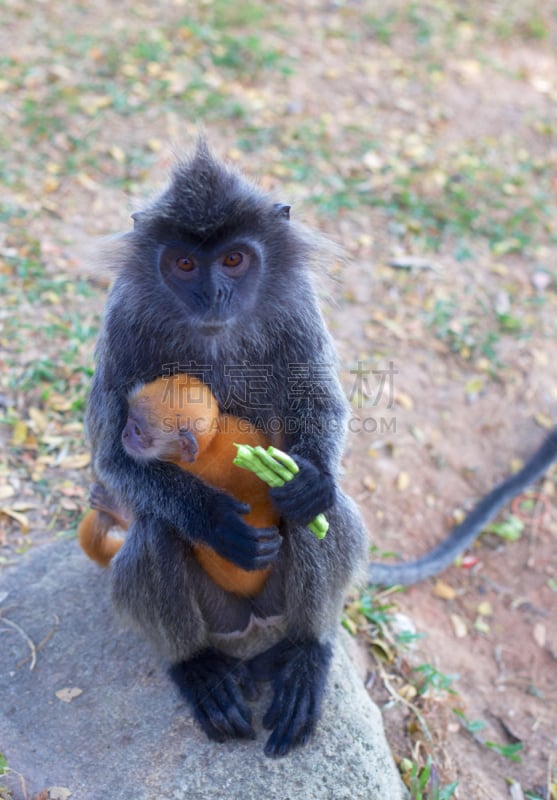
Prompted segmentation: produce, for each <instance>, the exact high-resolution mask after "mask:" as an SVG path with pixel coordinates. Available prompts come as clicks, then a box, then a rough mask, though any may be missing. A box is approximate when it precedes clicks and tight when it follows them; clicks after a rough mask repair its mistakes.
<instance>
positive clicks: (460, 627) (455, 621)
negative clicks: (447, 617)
mask: <svg viewBox="0 0 557 800" xmlns="http://www.w3.org/2000/svg"><path fill="white" fill-rule="evenodd" d="M451 624H452V626H453V631H454V634H455V636H456V638H457V639H464V638H465V637H466V636H467V635H468V627H467V625H466V622H465V621H464V620H463V619H462V617H460V616H459V615H458V614H451Z"/></svg>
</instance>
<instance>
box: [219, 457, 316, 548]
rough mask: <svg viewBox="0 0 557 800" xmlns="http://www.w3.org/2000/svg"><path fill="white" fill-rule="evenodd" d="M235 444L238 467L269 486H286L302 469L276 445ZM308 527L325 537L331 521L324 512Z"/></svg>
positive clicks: (235, 462) (235, 460) (235, 461)
mask: <svg viewBox="0 0 557 800" xmlns="http://www.w3.org/2000/svg"><path fill="white" fill-rule="evenodd" d="M235 446H236V447H237V448H238V453H237V455H236V458H235V459H234V462H233V463H234V464H236V466H237V467H242V468H243V469H249V470H251V471H252V472H255V474H256V475H257V477H258V478H261V480H262V481H265V483H266V484H267V485H268V486H271V487H275V486H284V484H285V483H287V482H288V481H290V480H292V478H293V477H294V475H296V473H297V472H299V471H300V470H299V467H298V465H297V464H296V462H295V461H294V459H293V458H290V456H289V455H288V454H287V453H283V451H282V450H279V449H278V448H276V447H268V448H267V449H266V450H265V448H263V447H252V446H251V445H249V444H235ZM308 528H309V529H310V531H311V532H312V533H313V534H314V535H315V536H316V537H317V539H323V538H324V536H325V534H326V533H327V531H328V530H329V523H328V522H327V519H326V517H325V515H324V514H318V515H317V516H316V517H315V519H314V520H312V521H311V522H310V523H309V525H308Z"/></svg>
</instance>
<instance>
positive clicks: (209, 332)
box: [199, 319, 228, 336]
mask: <svg viewBox="0 0 557 800" xmlns="http://www.w3.org/2000/svg"><path fill="white" fill-rule="evenodd" d="M227 325H228V320H226V319H207V320H204V321H202V322H200V323H199V330H200V332H201V333H202V334H203V336H216V335H217V334H218V333H222V332H223V331H224V330H225V329H226V328H227Z"/></svg>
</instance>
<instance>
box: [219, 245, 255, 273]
mask: <svg viewBox="0 0 557 800" xmlns="http://www.w3.org/2000/svg"><path fill="white" fill-rule="evenodd" d="M250 261H251V258H250V255H249V253H245V252H242V251H241V250H234V251H233V252H232V253H226V255H225V256H223V257H222V259H221V264H222V266H223V267H224V268H225V269H226V271H227V272H228V273H229V274H230V275H243V274H244V272H246V271H247V270H248V268H249V265H250Z"/></svg>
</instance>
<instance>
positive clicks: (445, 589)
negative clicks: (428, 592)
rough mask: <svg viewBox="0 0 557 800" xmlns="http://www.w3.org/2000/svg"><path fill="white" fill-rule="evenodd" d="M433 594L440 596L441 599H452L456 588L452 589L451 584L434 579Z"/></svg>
mask: <svg viewBox="0 0 557 800" xmlns="http://www.w3.org/2000/svg"><path fill="white" fill-rule="evenodd" d="M433 594H434V595H435V596H436V597H440V598H441V599H442V600H454V598H455V597H456V590H455V589H453V587H452V586H449V584H448V583H445V581H442V580H438V581H435V586H434V587H433Z"/></svg>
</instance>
